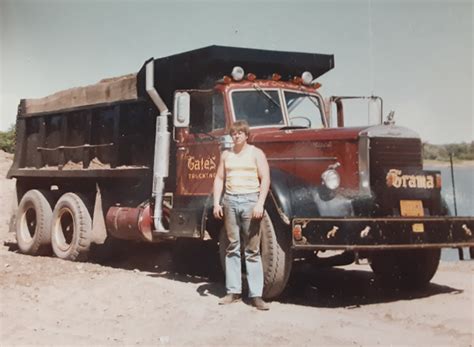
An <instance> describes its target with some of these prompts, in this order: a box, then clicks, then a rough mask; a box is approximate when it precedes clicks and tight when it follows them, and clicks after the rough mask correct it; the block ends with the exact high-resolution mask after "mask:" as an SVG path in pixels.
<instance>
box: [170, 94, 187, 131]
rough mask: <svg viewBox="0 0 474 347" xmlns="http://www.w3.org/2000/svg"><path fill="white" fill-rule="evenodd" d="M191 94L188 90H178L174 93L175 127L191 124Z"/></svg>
mask: <svg viewBox="0 0 474 347" xmlns="http://www.w3.org/2000/svg"><path fill="white" fill-rule="evenodd" d="M190 105H191V96H190V95H189V93H187V92H176V93H175V95H174V111H173V115H174V117H173V125H174V126H175V128H184V127H188V126H189V117H190Z"/></svg>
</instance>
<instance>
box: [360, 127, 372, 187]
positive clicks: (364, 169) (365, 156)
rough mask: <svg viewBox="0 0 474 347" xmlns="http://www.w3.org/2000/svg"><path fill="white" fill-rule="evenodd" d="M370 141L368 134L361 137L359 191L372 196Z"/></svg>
mask: <svg viewBox="0 0 474 347" xmlns="http://www.w3.org/2000/svg"><path fill="white" fill-rule="evenodd" d="M369 150H370V139H369V137H368V136H367V134H361V135H360V137H359V191H360V194H362V195H370V156H369Z"/></svg>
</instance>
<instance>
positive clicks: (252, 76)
mask: <svg viewBox="0 0 474 347" xmlns="http://www.w3.org/2000/svg"><path fill="white" fill-rule="evenodd" d="M247 79H248V80H249V81H255V80H256V79H257V76H255V75H254V74H253V73H248V74H247Z"/></svg>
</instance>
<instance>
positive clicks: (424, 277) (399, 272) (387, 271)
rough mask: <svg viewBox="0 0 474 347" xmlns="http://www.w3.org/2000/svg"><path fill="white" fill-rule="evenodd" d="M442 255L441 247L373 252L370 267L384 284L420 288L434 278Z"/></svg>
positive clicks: (394, 286) (393, 286)
mask: <svg viewBox="0 0 474 347" xmlns="http://www.w3.org/2000/svg"><path fill="white" fill-rule="evenodd" d="M440 256H441V250H440V249H405V250H390V251H381V252H375V253H373V254H372V256H371V263H370V267H371V268H372V270H373V272H374V274H375V277H376V279H377V280H378V281H379V283H381V284H382V285H383V286H386V287H392V288H405V289H418V288H423V287H424V286H426V285H427V284H428V283H429V282H430V280H431V279H432V278H433V276H434V274H435V273H436V270H437V269H438V265H439V260H440Z"/></svg>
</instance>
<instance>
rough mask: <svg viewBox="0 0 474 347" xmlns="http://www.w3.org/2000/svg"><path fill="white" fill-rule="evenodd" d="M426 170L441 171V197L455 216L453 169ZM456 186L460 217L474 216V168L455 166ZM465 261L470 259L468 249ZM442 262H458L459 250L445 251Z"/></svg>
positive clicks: (436, 168) (433, 168)
mask: <svg viewBox="0 0 474 347" xmlns="http://www.w3.org/2000/svg"><path fill="white" fill-rule="evenodd" d="M425 169H426V170H437V171H441V176H442V180H443V187H442V189H441V195H442V196H443V197H444V199H445V201H446V203H447V204H448V206H449V209H450V211H451V215H453V216H454V215H455V209H454V193H453V184H452V180H451V167H450V166H446V167H439V166H426V167H425ZM454 185H455V187H456V205H457V215H458V216H474V166H464V167H460V166H455V167H454ZM464 259H469V254H468V252H467V249H464ZM441 260H444V261H458V260H459V256H458V250H457V249H449V248H445V249H443V251H442V253H441Z"/></svg>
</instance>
